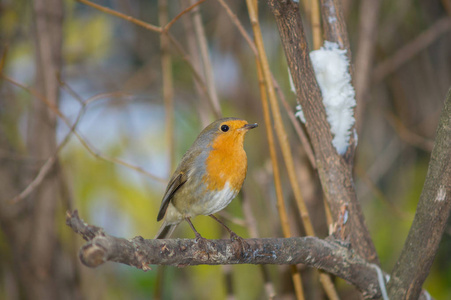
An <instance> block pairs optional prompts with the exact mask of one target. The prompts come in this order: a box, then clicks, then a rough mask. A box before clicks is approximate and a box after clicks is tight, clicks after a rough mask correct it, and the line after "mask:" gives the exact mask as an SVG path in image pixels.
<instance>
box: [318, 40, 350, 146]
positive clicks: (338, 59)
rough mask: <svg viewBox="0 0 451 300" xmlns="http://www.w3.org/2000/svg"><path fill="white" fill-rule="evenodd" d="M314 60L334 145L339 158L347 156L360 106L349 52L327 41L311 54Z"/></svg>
mask: <svg viewBox="0 0 451 300" xmlns="http://www.w3.org/2000/svg"><path fill="white" fill-rule="evenodd" d="M310 59H311V61H312V64H313V69H314V70H315V74H316V80H317V81H318V84H319V87H320V89H321V93H322V95H323V103H324V106H325V108H326V114H327V120H328V121H329V124H330V127H331V131H332V134H333V135H334V138H333V140H332V144H333V145H334V147H335V149H337V152H338V153H339V154H344V153H345V152H346V150H347V148H348V143H349V137H350V134H351V131H350V130H351V128H352V126H353V125H354V122H355V119H354V110H353V108H354V107H355V105H356V101H355V91H354V87H353V86H352V84H351V75H350V74H349V71H348V68H349V61H348V58H347V56H346V50H341V49H339V46H338V44H337V43H332V42H329V41H325V42H324V46H323V47H321V49H319V50H315V51H312V52H310Z"/></svg>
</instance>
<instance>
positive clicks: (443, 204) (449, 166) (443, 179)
mask: <svg viewBox="0 0 451 300" xmlns="http://www.w3.org/2000/svg"><path fill="white" fill-rule="evenodd" d="M450 210H451V89H450V90H449V91H448V95H447V98H446V100H445V106H444V108H443V111H442V114H441V117H440V120H439V125H438V128H437V134H436V139H435V144H434V148H433V150H432V154H431V161H430V163H429V169H428V173H427V175H426V181H425V183H424V187H423V191H422V193H421V196H420V201H419V203H418V207H417V211H416V213H415V218H414V220H413V223H412V227H411V228H410V231H409V235H408V236H407V240H406V242H405V244H404V248H403V250H402V252H401V256H400V258H399V259H398V261H397V263H396V265H395V268H394V269H393V273H392V276H391V279H390V281H389V285H388V292H389V296H390V298H391V299H417V298H418V295H419V293H420V291H421V286H422V285H423V283H424V281H425V280H426V277H427V276H428V274H429V270H430V268H431V265H432V262H433V261H434V258H435V255H436V254H437V250H438V246H439V243H440V240H441V239H442V235H443V231H444V230H445V225H446V222H447V220H448V217H449V214H450Z"/></svg>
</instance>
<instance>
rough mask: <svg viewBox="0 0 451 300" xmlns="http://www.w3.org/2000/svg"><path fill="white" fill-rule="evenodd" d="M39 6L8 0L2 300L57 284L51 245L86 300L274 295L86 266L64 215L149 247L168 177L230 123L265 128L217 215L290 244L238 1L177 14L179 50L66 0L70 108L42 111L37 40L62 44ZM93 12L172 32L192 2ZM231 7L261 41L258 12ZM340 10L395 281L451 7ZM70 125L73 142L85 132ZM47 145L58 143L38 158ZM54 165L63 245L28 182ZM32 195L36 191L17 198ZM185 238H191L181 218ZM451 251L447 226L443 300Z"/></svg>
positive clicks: (309, 179) (381, 239)
mask: <svg viewBox="0 0 451 300" xmlns="http://www.w3.org/2000/svg"><path fill="white" fill-rule="evenodd" d="M40 2H41V1H39V0H38V1H25V0H14V1H13V0H1V1H0V41H1V44H0V45H1V48H0V50H1V51H2V52H1V54H2V60H1V67H0V70H1V73H2V75H1V76H2V77H1V78H0V181H1V182H2V183H0V188H1V190H2V193H0V194H2V195H0V225H1V227H0V298H1V299H22V298H29V295H30V291H31V290H32V289H31V285H28V284H27V280H32V279H30V278H32V277H33V276H35V277H36V278H41V279H42V278H44V279H42V280H44V281H45V278H48V277H49V276H51V275H49V274H47V273H45V272H44V273H45V274H44V273H40V271H42V270H43V269H39V268H35V269H33V268H30V269H28V268H27V267H26V266H27V265H26V264H25V263H26V262H27V261H30V262H31V263H33V260H34V258H33V256H34V255H35V254H36V253H39V251H42V252H45V253H47V254H48V253H51V254H52V255H50V257H49V258H48V263H49V265H51V268H50V269H51V270H52V271H51V272H54V273H55V274H57V275H56V277H59V278H60V279H62V280H63V281H64V282H62V283H61V284H60V285H59V288H60V289H63V288H65V289H66V290H67V293H68V294H70V295H71V296H70V298H74V299H77V298H78V299H80V298H81V299H149V298H151V299H152V298H158V295H160V297H162V298H164V299H225V298H226V297H231V296H232V295H233V296H234V297H236V299H267V298H268V295H267V292H266V290H265V285H264V282H265V280H264V278H263V275H262V270H261V267H260V266H252V265H240V266H199V267H185V268H174V267H168V268H166V269H165V272H160V271H158V268H157V267H156V266H153V267H152V270H151V271H148V272H143V271H141V270H137V269H134V268H132V267H129V266H124V265H119V264H114V263H107V264H105V265H103V266H101V267H99V268H97V269H89V268H87V267H85V266H83V265H82V264H81V263H80V262H79V260H78V258H77V251H78V249H79V248H80V246H81V245H83V242H84V241H83V240H82V239H81V238H80V237H79V236H77V235H76V234H74V233H73V232H72V230H71V229H70V228H68V227H67V226H66V225H65V211H66V210H68V209H78V210H79V213H80V216H81V218H83V219H84V220H85V221H86V222H88V223H89V224H93V225H97V226H100V227H103V228H104V229H105V231H106V232H107V233H109V234H111V235H115V236H119V237H125V238H132V237H134V236H138V235H139V236H142V237H144V238H153V237H154V235H155V234H156V232H157V230H158V228H159V226H160V224H159V223H157V221H156V215H157V212H158V208H159V206H160V201H161V198H162V195H163V193H164V189H165V187H166V184H167V180H168V178H169V177H170V175H171V173H172V171H173V170H174V168H175V166H176V164H177V163H178V161H179V160H180V158H181V157H182V155H183V153H184V152H185V151H186V150H187V149H188V148H189V146H190V145H191V143H192V142H193V141H194V139H195V138H196V136H197V135H198V133H199V132H200V131H201V130H202V129H203V127H204V126H206V125H207V124H208V123H210V122H211V121H213V120H215V119H216V118H217V117H218V115H219V114H220V113H221V114H222V116H234V117H239V118H243V119H246V120H247V121H249V122H252V123H253V122H257V123H258V124H259V127H258V129H256V130H255V131H252V132H250V133H249V134H248V135H247V137H246V141H245V149H246V152H247V155H248V159H249V163H248V174H247V179H246V181H245V184H244V188H243V191H242V193H240V195H239V196H238V197H237V198H236V199H235V200H234V201H233V202H232V203H231V205H229V207H227V208H226V209H225V211H224V212H222V213H220V214H219V215H220V216H222V217H223V218H224V219H225V220H226V222H227V224H228V225H230V226H231V228H232V230H234V231H235V232H237V233H238V234H239V235H241V236H243V237H251V236H255V230H257V231H256V232H257V233H258V235H259V236H261V237H281V236H282V230H281V227H280V220H279V216H278V213H277V207H276V198H275V192H274V185H273V176H272V166H271V160H270V158H269V150H268V149H269V148H268V141H267V137H266V130H265V123H264V118H263V113H262V106H261V101H260V94H259V87H258V78H257V71H256V62H255V56H254V53H253V51H252V49H251V48H250V46H249V45H248V43H247V42H246V40H245V38H244V37H243V35H242V33H241V32H240V30H239V29H238V28H237V26H235V24H234V22H233V21H232V19H231V18H230V14H229V13H228V12H227V10H226V8H225V7H224V5H223V3H224V2H221V1H216V0H208V1H205V2H204V3H202V4H200V5H199V6H198V7H199V10H197V9H194V10H193V11H192V12H190V13H186V14H184V15H183V16H181V17H180V18H179V19H178V20H177V21H176V22H175V23H173V25H172V27H171V28H170V30H169V32H170V33H171V36H172V37H171V39H173V40H175V42H171V41H170V40H168V39H167V38H166V39H165V38H164V37H163V41H162V40H161V39H162V36H161V35H160V34H159V33H157V32H154V31H152V30H149V29H146V28H143V27H140V26H137V25H135V24H132V22H129V21H126V20H123V19H121V18H118V17H114V16H112V15H110V14H108V13H106V12H104V11H100V10H99V9H96V8H93V7H91V6H88V5H86V4H84V3H80V2H76V1H63V3H62V5H63V7H62V11H63V12H64V13H63V15H64V17H63V18H62V19H61V20H62V23H61V26H62V27H61V28H60V29H62V33H61V35H62V40H61V43H60V45H61V51H60V52H58V53H59V54H58V55H59V56H60V57H59V61H60V62H61V65H60V67H58V68H57V69H58V71H57V72H53V73H51V75H50V76H53V77H54V78H58V81H56V82H57V86H56V87H54V89H55V90H56V91H57V92H56V94H57V97H56V102H54V103H57V106H58V108H56V107H54V106H52V105H51V101H50V100H49V101H47V102H46V101H45V97H42V95H48V93H49V92H48V90H45V89H44V91H40V87H39V85H40V84H43V83H42V71H43V70H45V69H46V68H47V67H48V66H49V65H48V64H46V63H45V60H42V57H43V53H40V52H39V51H40V50H39V49H41V51H42V48H39V45H40V43H41V42H43V41H45V39H44V37H45V36H48V35H50V38H51V36H52V35H53V33H52V34H48V35H44V36H43V35H42V32H40V31H39V28H40V27H39V24H38V23H37V22H39V21H38V20H39V18H40V15H39V14H40V13H42V11H44V10H45V9H44V8H45V7H46V6H45V5H44V6H42V5H41V6H40V4H41V3H40ZM43 3H45V1H44V2H43ZM96 3H98V4H100V5H102V6H104V7H107V8H110V9H113V10H115V11H119V12H121V13H123V14H125V15H128V16H132V17H134V18H136V19H138V20H142V21H144V22H148V23H150V24H153V25H155V26H159V24H160V23H162V24H167V23H168V21H170V20H172V19H173V18H174V17H176V16H177V15H178V14H179V13H180V12H182V11H183V10H184V9H185V8H186V7H188V6H189V5H192V4H194V3H196V1H187V0H186V1H175V0H169V1H168V3H167V6H165V5H164V4H162V3H161V2H160V4H159V3H158V1H144V0H133V1H130V0H115V1H97V2H96ZM163 3H164V2H163ZM225 3H226V5H227V6H228V8H230V10H231V11H232V12H233V14H234V17H236V19H237V20H238V22H239V23H240V24H241V26H242V29H243V30H244V31H245V32H247V34H248V35H249V36H250V37H251V38H252V30H251V26H250V21H249V17H248V12H247V8H246V3H245V2H244V1H239V0H231V1H226V2H225ZM300 5H301V13H302V16H303V21H304V26H305V30H306V33H307V35H308V38H309V44H310V45H312V44H313V43H312V38H311V37H312V33H311V28H312V26H311V3H310V1H301V3H300ZM43 7H44V8H43ZM342 9H343V13H344V15H345V18H346V20H347V25H348V33H349V39H350V42H351V49H352V57H353V60H354V61H353V63H354V66H355V74H354V82H355V83H356V88H357V97H358V101H359V112H358V116H359V120H358V122H359V139H358V147H357V153H356V163H355V184H356V189H357V194H358V198H359V201H360V203H361V205H362V207H363V210H364V215H365V218H366V223H367V225H368V227H369V230H370V233H371V236H372V238H373V241H374V244H375V246H376V248H377V252H378V255H379V257H380V261H381V264H382V269H383V270H385V271H387V272H390V271H391V270H392V268H393V266H394V264H395V262H396V260H397V259H398V256H399V254H400V251H401V249H402V246H403V243H404V240H405V238H406V236H407V233H408V230H409V227H410V224H411V222H412V220H413V216H414V213H415V209H416V205H417V201H418V199H419V196H420V193H421V190H422V185H423V182H424V179H425V175H426V171H427V166H428V162H429V157H430V152H431V149H432V145H433V141H434V136H435V130H436V126H437V122H438V117H439V114H440V112H441V109H442V106H443V101H444V98H445V96H446V93H447V91H448V89H449V88H450V87H451V21H450V16H451V1H449V0H441V1H439V0H434V1H424V0H423V1H421V0H420V1H412V0H399V1H371V0H362V1H356V0H343V1H342ZM259 13H260V25H261V27H262V33H263V39H264V42H265V49H266V51H267V55H268V59H269V62H270V65H271V71H272V72H273V74H274V77H275V78H276V80H277V82H278V83H279V85H280V92H281V93H283V95H284V98H285V101H286V102H288V110H287V109H285V107H284V106H283V105H281V112H282V115H283V117H284V122H285V125H286V129H287V130H288V133H289V136H290V144H291V147H292V148H291V149H292V152H293V154H294V157H295V167H296V171H297V175H298V179H299V184H300V186H301V189H302V194H303V196H304V198H305V199H306V201H307V203H308V207H309V212H310V214H311V218H312V220H313V222H314V226H315V229H316V231H317V232H318V235H319V236H320V237H325V236H327V233H328V226H327V223H326V219H325V213H324V206H323V199H322V194H321V187H320V185H319V180H318V177H317V174H316V173H315V172H314V171H313V169H312V167H311V165H310V164H309V161H308V159H307V156H306V152H305V149H304V146H303V145H302V143H301V142H300V139H299V137H298V135H297V134H296V132H295V130H294V129H293V124H292V123H291V122H290V118H289V114H292V113H293V112H295V106H296V100H295V95H294V94H293V93H292V92H291V91H290V86H289V81H288V74H287V64H286V60H285V56H284V52H283V49H282V47H281V44H280V39H279V35H278V30H277V26H276V24H275V22H274V18H273V16H272V15H271V13H270V11H269V9H268V7H267V3H266V2H265V1H261V3H259ZM54 16H55V15H52V14H48V15H46V16H45V18H47V19H51V18H52V17H54ZM57 45H58V43H57ZM202 47H204V48H202ZM180 49H181V50H180ZM54 50H55V49H54V48H53V49H50V50H49V51H54ZM205 50H207V51H206V52H205ZM312 50H313V48H312ZM206 54H208V55H206ZM57 60H58V59H57ZM193 69H194V70H196V71H193ZM206 74H207V75H206ZM357 78H359V79H357ZM200 82H204V83H205V84H204V85H202V84H200ZM44 84H45V83H44ZM216 97H217V99H218V101H217V102H215V99H216ZM47 98H48V97H47ZM47 100H48V99H47ZM36 103H40V104H36ZM49 103H50V104H49ZM211 103H216V104H217V107H216V108H214V105H211ZM43 104H45V106H44V110H45V111H46V113H47V114H48V116H49V117H48V120H53V122H54V125H55V126H54V127H53V128H54V129H55V130H56V131H54V135H53V137H52V136H50V142H48V141H47V140H46V139H39V136H40V132H41V133H42V131H44V129H41V128H44V127H40V126H41V125H42V124H41V125H39V124H40V123H39V121H34V118H36V116H37V114H36V111H38V110H39V109H38V108H37V107H38V106H39V105H40V106H41V107H42V105H43ZM41 110H42V108H41ZM44 115H45V114H44ZM39 116H41V117H42V116H43V115H42V114H41V115H39ZM48 120H47V119H46V118H44V120H41V121H42V122H44V123H46V122H47V121H48ZM36 122H37V123H36ZM68 124H69V125H68ZM73 124H76V133H77V134H74V133H71V129H70V127H71V126H72V125H73ZM42 126H45V125H42ZM36 139H37V140H36ZM33 140H34V141H33ZM37 145H38V146H37ZM40 145H42V147H43V148H46V147H47V148H48V147H50V148H49V149H50V150H49V151H47V152H45V151H40V150H38V148H37V147H39V149H41V148H40V147H41V146H40ZM51 145H53V146H51ZM277 150H279V148H277ZM279 152H280V151H279ZM42 153H49V154H47V155H44V154H42ZM56 154H57V157H58V162H56V163H54V165H51V167H50V171H49V172H48V173H49V174H57V176H54V177H55V178H56V179H55V178H54V179H55V182H57V183H56V185H57V188H55V189H53V190H51V191H50V194H51V195H52V197H54V199H55V200H54V201H55V205H54V206H53V208H51V209H48V210H47V211H49V212H50V214H51V215H52V216H53V219H51V220H52V222H51V223H50V225H49V226H50V227H49V228H53V231H55V233H54V236H53V237H51V238H50V240H51V243H50V242H49V243H46V244H45V245H42V244H43V243H41V244H40V243H39V241H35V240H37V239H39V236H38V237H36V235H34V233H33V232H34V231H33V230H35V229H36V228H41V227H39V223H36V224H38V225H35V224H34V223H33V222H34V221H36V220H38V219H39V216H40V213H39V209H40V208H42V207H44V209H45V206H46V205H47V204H48V203H49V202H50V198H46V199H47V200H45V201H36V199H37V197H38V196H37V195H36V194H37V193H38V191H39V190H40V188H39V187H37V188H34V187H33V186H30V183H31V182H36V181H33V180H35V178H36V177H37V176H38V175H39V174H40V172H42V170H43V166H45V165H48V164H49V158H52V157H54V158H55V157H56V156H55V155H56ZM279 163H280V166H281V168H282V184H283V190H284V197H285V202H286V204H287V207H288V211H289V217H290V226H291V228H292V230H293V232H295V234H296V235H302V234H303V232H304V230H303V228H302V225H301V222H300V218H299V216H298V215H297V214H296V211H297V208H296V204H295V202H294V200H293V197H292V192H291V187H290V185H289V182H288V179H287V176H286V173H285V167H284V165H283V160H282V159H281V158H280V159H279ZM46 174H47V173H46ZM49 176H51V175H49ZM38 177H39V176H38ZM46 182H48V179H43V180H41V181H40V182H39V183H40V184H41V183H42V184H45V183H46ZM27 189H28V190H30V191H29V193H28V194H20V193H21V192H22V193H23V192H24V191H26V190H27ZM18 195H22V196H20V197H17V196H18ZM246 207H247V210H248V211H247V212H245V211H246ZM249 211H250V212H249ZM249 218H254V219H255V221H256V222H255V225H256V226H255V227H254V231H252V230H251V232H250V231H249V228H248V227H247V226H245V225H246V220H247V221H248V220H249ZM36 222H38V221H36ZM193 222H194V225H195V226H196V228H197V229H198V231H199V232H200V233H201V234H202V235H203V236H204V237H207V238H222V237H227V235H226V234H225V233H224V231H223V229H222V228H220V226H219V225H218V224H216V223H215V222H213V221H212V220H211V219H210V218H207V217H203V216H199V217H197V218H195V219H194V221H193ZM42 224H44V223H42ZM43 226H44V227H42V228H41V229H42V230H43V231H44V232H46V229H45V225H43ZM37 230H38V229H36V232H37ZM252 232H253V233H252ZM174 237H183V238H193V237H194V235H193V233H192V231H191V230H190V228H189V226H188V225H187V224H186V223H182V225H181V226H179V228H178V229H177V230H176V231H175V233H174ZM41 241H42V240H41ZM33 245H38V246H36V247H35V246H33ZM39 245H41V246H42V248H39V247H40V246H39ZM46 247H53V248H51V249H50V248H49V249H47V248H46ZM18 249H20V250H18ZM450 250H451V227H448V228H447V230H446V233H445V235H444V236H443V240H442V243H441V247H440V249H439V252H438V255H437V257H436V260H435V262H434V265H433V267H432V270H431V273H430V276H429V278H428V280H427V281H426V283H425V286H424V287H425V288H426V289H427V290H428V291H429V292H430V294H431V295H432V296H433V297H435V298H436V299H449V298H450V297H451V257H450V255H449V253H450ZM49 251H50V252H49ZM19 254H20V255H19ZM44 256H45V255H44ZM37 264H38V265H39V262H37ZM299 268H300V269H301V270H302V273H303V282H304V288H305V292H306V297H307V299H326V297H325V295H324V293H323V291H322V290H321V287H320V284H319V282H318V278H317V277H318V273H317V272H315V271H312V270H309V269H306V268H304V267H303V266H299ZM266 270H267V271H268V276H269V281H270V282H271V283H272V285H273V288H274V290H275V293H276V296H277V299H292V298H293V297H294V293H293V287H292V283H291V279H290V270H289V268H288V267H286V266H268V267H267V269H266ZM24 274H25V275H24ZM158 274H163V275H162V276H161V275H158ZM159 276H160V277H161V278H158V277H159ZM41 279H40V280H41ZM336 282H337V290H338V291H339V293H340V295H341V298H342V299H358V296H357V294H356V292H355V291H354V288H353V287H352V286H350V285H348V284H347V283H345V282H344V281H342V280H340V279H336ZM160 283H161V284H160ZM159 287H161V289H160V288H159ZM71 291H72V292H71ZM63 294H64V293H63ZM60 295H61V294H60ZM70 298H66V299H70ZM38 299H39V297H38Z"/></svg>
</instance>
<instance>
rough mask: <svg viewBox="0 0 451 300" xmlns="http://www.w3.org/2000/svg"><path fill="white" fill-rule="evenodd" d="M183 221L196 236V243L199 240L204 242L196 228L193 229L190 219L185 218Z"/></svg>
mask: <svg viewBox="0 0 451 300" xmlns="http://www.w3.org/2000/svg"><path fill="white" fill-rule="evenodd" d="M185 220H186V222H188V224H189V226H190V227H191V229H192V230H193V231H194V234H195V235H196V241H199V240H202V239H203V240H205V238H204V237H202V236H201V235H200V233H199V232H197V230H196V228H194V225H193V223H191V218H190V217H186V218H185Z"/></svg>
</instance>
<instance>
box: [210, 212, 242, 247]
mask: <svg viewBox="0 0 451 300" xmlns="http://www.w3.org/2000/svg"><path fill="white" fill-rule="evenodd" d="M209 216H210V217H212V218H213V219H215V220H216V221H217V222H218V223H219V224H221V225H222V227H224V228H225V229H226V230H227V231H228V232H229V234H230V239H231V240H232V241H235V240H239V239H243V238H242V237H240V236H239V235H238V234H236V233H235V232H233V231H232V229H230V228H229V227H227V226H226V224H224V223H223V222H222V221H221V220H219V219H218V218H216V216H215V215H209Z"/></svg>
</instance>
